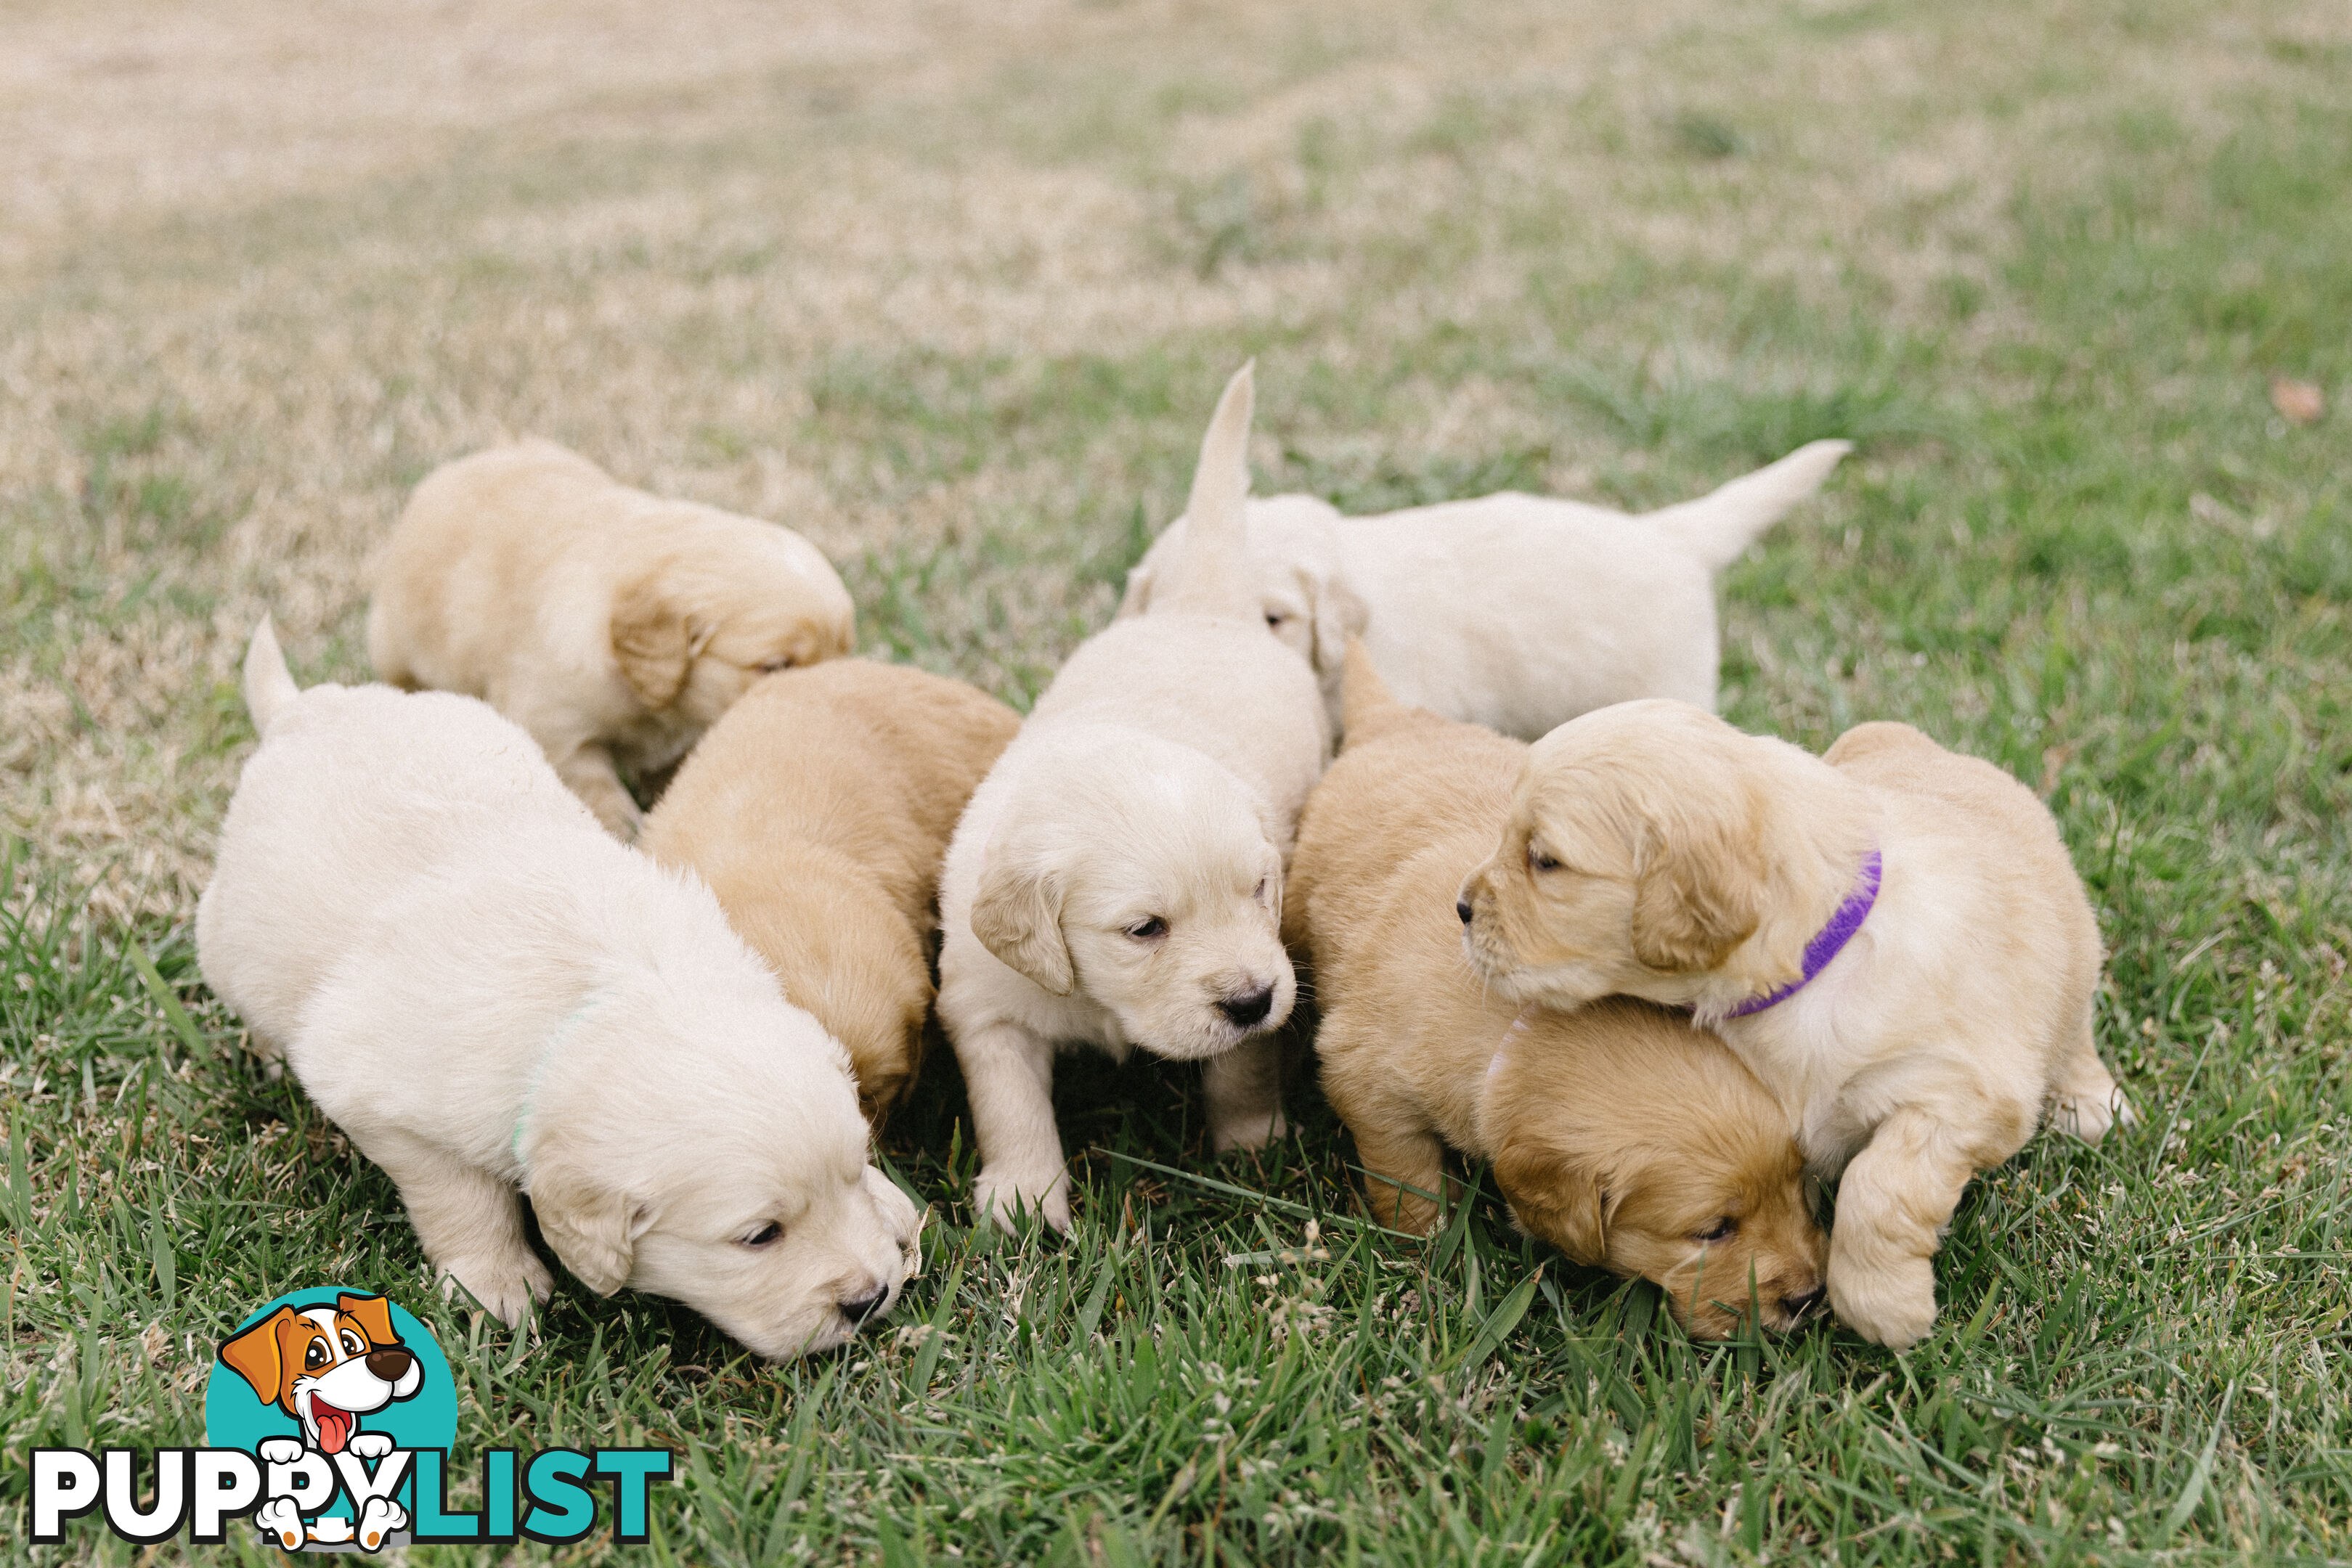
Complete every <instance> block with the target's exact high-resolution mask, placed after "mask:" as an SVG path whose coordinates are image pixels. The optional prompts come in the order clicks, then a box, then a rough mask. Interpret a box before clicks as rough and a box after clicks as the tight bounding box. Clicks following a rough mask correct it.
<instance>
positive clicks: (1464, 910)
mask: <svg viewBox="0 0 2352 1568" xmlns="http://www.w3.org/2000/svg"><path fill="white" fill-rule="evenodd" d="M1476 913H1477V912H1476V911H1475V910H1474V909H1472V908H1471V907H1470V901H1469V900H1468V899H1466V898H1457V899H1455V900H1454V914H1455V915H1459V916H1461V918H1462V924H1463V925H1469V924H1470V921H1471V918H1472V916H1473V915H1475V914H1476Z"/></svg>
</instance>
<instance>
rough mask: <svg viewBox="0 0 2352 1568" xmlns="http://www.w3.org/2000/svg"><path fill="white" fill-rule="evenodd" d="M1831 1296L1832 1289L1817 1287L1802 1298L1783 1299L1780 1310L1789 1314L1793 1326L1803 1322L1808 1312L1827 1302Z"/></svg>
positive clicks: (1790, 1297)
mask: <svg viewBox="0 0 2352 1568" xmlns="http://www.w3.org/2000/svg"><path fill="white" fill-rule="evenodd" d="M1829 1294H1830V1288H1829V1287H1828V1286H1827V1285H1815V1286H1814V1287H1813V1288H1812V1289H1811V1290H1810V1291H1806V1292H1805V1293H1804V1294H1803V1295H1801V1296H1783V1297H1781V1298H1780V1310H1781V1311H1782V1312H1786V1313H1788V1314H1789V1322H1790V1325H1791V1326H1793V1325H1795V1324H1797V1323H1799V1322H1803V1321H1804V1316H1805V1314H1806V1313H1807V1312H1811V1311H1812V1310H1813V1309H1814V1308H1815V1307H1818V1306H1820V1305H1821V1304H1822V1302H1823V1301H1827V1300H1828V1299H1829Z"/></svg>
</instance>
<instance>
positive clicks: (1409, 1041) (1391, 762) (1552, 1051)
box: [1284, 643, 1829, 1339]
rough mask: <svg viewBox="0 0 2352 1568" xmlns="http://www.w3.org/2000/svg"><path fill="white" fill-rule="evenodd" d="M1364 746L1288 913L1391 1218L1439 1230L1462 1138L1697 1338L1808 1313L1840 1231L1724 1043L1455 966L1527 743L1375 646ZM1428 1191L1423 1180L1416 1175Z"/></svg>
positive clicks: (1332, 793) (1363, 1150) (1309, 814)
mask: <svg viewBox="0 0 2352 1568" xmlns="http://www.w3.org/2000/svg"><path fill="white" fill-rule="evenodd" d="M1347 702H1348V708H1347V726H1348V743H1347V745H1346V747H1344V748H1343V749H1342V750H1341V752H1340V755H1339V760H1338V761H1336V762H1334V763H1333V764H1332V765H1331V768H1330V771H1328V773H1326V774H1325V775H1324V776H1323V781H1322V782H1321V783H1320V784H1318V785H1317V786H1316V788H1315V793H1314V794H1313V795H1312V796H1310V797H1309V798H1308V800H1307V811H1306V814H1305V815H1304V816H1303V817H1301V818H1300V819H1299V825H1298V851H1297V855H1296V856H1295V857H1294V858H1293V860H1292V862H1291V879H1290V886H1289V889H1288V894H1289V896H1288V898H1287V900H1286V903H1285V906H1284V918H1285V922H1286V925H1288V926H1289V928H1290V930H1291V932H1292V934H1293V937H1292V939H1293V941H1294V943H1297V942H1300V941H1303V942H1304V943H1305V944H1306V945H1307V947H1308V948H1309V949H1310V951H1311V952H1312V953H1313V955H1314V961H1315V994H1316V1003H1317V1006H1318V1009H1319V1010H1320V1011H1321V1014H1322V1019H1321V1023H1320V1026H1319V1028H1318V1031H1317V1034H1316V1037H1315V1051H1316V1054H1317V1056H1318V1057H1319V1058H1321V1060H1322V1064H1323V1088H1324V1092H1326V1093H1328V1095H1329V1096H1330V1097H1331V1103H1332V1105H1333V1107H1334V1108H1335V1109H1337V1110H1338V1111H1339V1115H1340V1117H1341V1119H1342V1120H1344V1121H1345V1122H1346V1123H1347V1124H1348V1131H1349V1133H1350V1134H1353V1135H1354V1137H1355V1140H1356V1153H1357V1155H1358V1156H1359V1157H1360V1159H1361V1160H1362V1162H1363V1166H1364V1170H1365V1173H1366V1175H1365V1180H1364V1197H1365V1200H1366V1202H1367V1204H1368V1206H1369V1207H1370V1209H1371V1211H1372V1214H1373V1217H1374V1218H1377V1219H1379V1220H1380V1221H1381V1223H1382V1224H1386V1225H1393V1226H1396V1227H1397V1228H1400V1229H1404V1230H1411V1231H1414V1232H1417V1233H1419V1234H1422V1235H1426V1234H1428V1232H1429V1230H1430V1229H1431V1228H1432V1227H1433V1225H1434V1224H1435V1222H1436V1220H1437V1205H1436V1204H1435V1203H1434V1202H1433V1201H1431V1199H1430V1198H1428V1197H1422V1196H1420V1195H1421V1194H1422V1193H1437V1192H1441V1191H1443V1190H1444V1187H1443V1186H1442V1185H1441V1184H1442V1183H1444V1180H1445V1175H1444V1156H1445V1149H1446V1146H1447V1145H1452V1146H1453V1147H1454V1148H1457V1149H1460V1150H1462V1151H1464V1152H1465V1153H1466V1154H1469V1155H1474V1156H1475V1157H1478V1158H1483V1159H1491V1160H1492V1161H1493V1162H1494V1171H1495V1181H1496V1186H1499V1187H1501V1188H1502V1191H1503V1196H1504V1197H1506V1198H1507V1199H1509V1200H1510V1205H1511V1212H1512V1214H1513V1216H1514V1217H1515V1218H1517V1221H1518V1223H1519V1224H1520V1225H1521V1226H1523V1227H1525V1228H1527V1229H1528V1231H1529V1232H1530V1233H1531V1234H1534V1235H1537V1236H1539V1237H1541V1238H1542V1239H1545V1240H1547V1241H1549V1242H1550V1243H1551V1244H1552V1245H1554V1246H1556V1247H1558V1248H1559V1249H1560V1250H1561V1251H1562V1252H1565V1253H1567V1254H1568V1255H1569V1256H1570V1258H1572V1259H1574V1260H1576V1261H1578V1262H1580V1263H1584V1264H1587V1265H1591V1266H1594V1267H1598V1268H1604V1269H1608V1270H1612V1271H1614V1272H1616V1273H1620V1274H1629V1275H1637V1276H1640V1277H1642V1278H1644V1279H1648V1280H1651V1281H1654V1282H1655V1283H1656V1284H1657V1285H1658V1286H1659V1287H1660V1288H1661V1289H1663V1290H1664V1291H1665V1293H1666V1300H1667V1301H1668V1302H1669V1303H1670V1305H1671V1306H1672V1308H1673V1311H1674V1313H1675V1316H1676V1317H1677V1318H1679V1319H1680V1320H1681V1321H1682V1322H1683V1324H1684V1325H1685V1327H1686V1328H1688V1329H1689V1330H1690V1332H1691V1333H1692V1334H1693V1335H1694V1336H1695V1337H1696V1338H1700V1339H1722V1338H1725V1337H1727V1335H1729V1334H1731V1333H1735V1332H1737V1331H1738V1328H1739V1326H1740V1324H1741V1322H1743V1321H1744V1320H1745V1319H1746V1318H1747V1317H1748V1312H1749V1307H1750V1302H1751V1299H1752V1301H1753V1302H1754V1303H1755V1305H1756V1306H1757V1307H1758V1308H1759V1316H1760V1317H1761V1318H1762V1319H1763V1321H1764V1322H1765V1323H1766V1324H1767V1325H1768V1326H1769V1327H1771V1328H1775V1329H1781V1330H1786V1329H1791V1328H1794V1327H1795V1326H1796V1325H1797V1323H1798V1322H1800V1321H1801V1319H1802V1318H1803V1317H1804V1316H1805V1314H1806V1313H1807V1312H1810V1311H1811V1309H1812V1307H1813V1306H1814V1304H1815V1303H1817V1302H1818V1301H1820V1300H1821V1298H1822V1268H1823V1265H1824V1264H1825V1263H1826V1261H1827V1254H1828V1251H1829V1245H1828V1242H1827V1241H1826V1239H1824V1238H1823V1237H1822V1232H1821V1228H1820V1226H1819V1225H1817V1224H1816V1223H1815V1221H1814V1218H1813V1213H1812V1206H1811V1202H1810V1201H1809V1200H1808V1197H1807V1194H1806V1191H1805V1168H1804V1160H1803V1157H1802V1156H1801V1155H1800V1154H1799V1153H1798V1151H1797V1145H1796V1143H1795V1141H1794V1140H1792V1139H1791V1138H1790V1136H1789V1132H1788V1127H1787V1125H1786V1124H1785V1123H1784V1121H1783V1120H1782V1118H1781V1116H1780V1108H1779V1107H1778V1106H1777V1105H1775V1104H1774V1103H1773V1102H1772V1097H1771V1096H1770V1095H1769V1094H1767V1093H1766V1092H1764V1088H1763V1085H1761V1084H1759V1083H1758V1082H1756V1079H1755V1077H1754V1075H1753V1074H1751V1073H1750V1072H1749V1071H1748V1069H1747V1068H1745V1067H1743V1066H1741V1065H1740V1062H1739V1059H1738V1057H1736V1056H1734V1055H1732V1054H1731V1052H1730V1051H1728V1050H1727V1049H1726V1048H1725V1046H1724V1044H1723V1042H1722V1041H1721V1040H1717V1039H1716V1038H1714V1037H1713V1036H1712V1035H1710V1034H1708V1033H1706V1031H1705V1030H1694V1029H1692V1028H1691V1027H1690V1021H1689V1020H1688V1019H1685V1018H1682V1017H1679V1016H1677V1015H1676V1014H1674V1013H1670V1012H1667V1011H1665V1010H1664V1009H1661V1008H1655V1007H1652V1006H1650V1005H1649V1004H1647V1003H1644V1002H1634V1001H1627V1000H1624V999H1622V998H1617V999H1614V1000H1611V1001H1605V1002H1600V1003H1596V1004H1594V1005H1592V1006H1591V1007H1585V1008H1579V1009H1575V1010H1573V1011H1570V1012H1556V1011H1554V1010H1552V1009H1549V1008H1543V1007H1525V1008H1522V1007H1521V1006H1519V1005H1518V1004H1517V1003H1516V1002H1506V1001H1503V1000H1502V999H1500V998H1497V997H1496V996H1494V995H1493V994H1492V993H1491V992H1490V991H1489V989H1488V988H1486V987H1485V986H1483V985H1481V984H1480V983H1479V980H1478V977H1477V976H1476V975H1475V973H1473V972H1472V970H1471V968H1470V967H1469V966H1468V965H1467V964H1465V963H1464V962H1463V959H1462V940H1461V927H1460V925H1457V924H1456V922H1455V920H1454V910H1453V907H1452V906H1453V902H1454V891H1455V889H1457V888H1458V887H1460V885H1461V883H1462V876H1463V873H1465V872H1466V871H1467V870H1469V869H1470V868H1471V867H1472V866H1475V865H1476V864H1477V863H1478V862H1479V861H1480V860H1481V859H1483V858H1484V857H1485V856H1486V853H1487V852H1489V851H1490V850H1492V849H1493V848H1494V843H1495V834H1496V831H1498V830H1499V829H1500V828H1501V827H1502V824H1503V821H1504V820H1505V819H1506V818H1507V817H1508V816H1509V814H1510V809H1511V790H1512V787H1513V786H1514V785H1515V784H1516V783H1517V779H1518V775H1519V768H1520V767H1521V765H1522V764H1523V763H1524V761H1525V760H1526V757H1527V749H1528V748H1527V746H1526V745H1525V744H1524V743H1523V742H1520V741H1517V740H1510V739H1507V738H1505V737H1502V736H1499V735H1496V734H1495V733H1494V732H1493V731H1492V730H1487V729H1481V728H1479V727H1476V726H1475V725H1466V724H1455V723H1454V722H1452V721H1450V720H1447V719H1442V718H1439V717H1438V716H1436V715H1435V714H1433V713H1429V712H1426V711H1425V710H1423V709H1420V708H1408V707H1404V706H1401V705H1399V704H1398V703H1397V702H1396V701H1395V700H1394V699H1393V698H1391V696H1390V695H1389V693H1388V692H1387V690H1386V688H1385V687H1384V686H1383V685H1381V679H1380V676H1379V675H1378V674H1377V673H1375V672H1374V671H1373V669H1372V666H1371V661H1370V659H1369V658H1368V657H1366V656H1365V653H1364V651H1363V645H1362V644H1361V643H1357V644H1355V645H1354V647H1353V648H1352V649H1351V650H1350V651H1349V655H1348V665H1347ZM1413 1189H1418V1191H1416V1190H1413Z"/></svg>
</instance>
